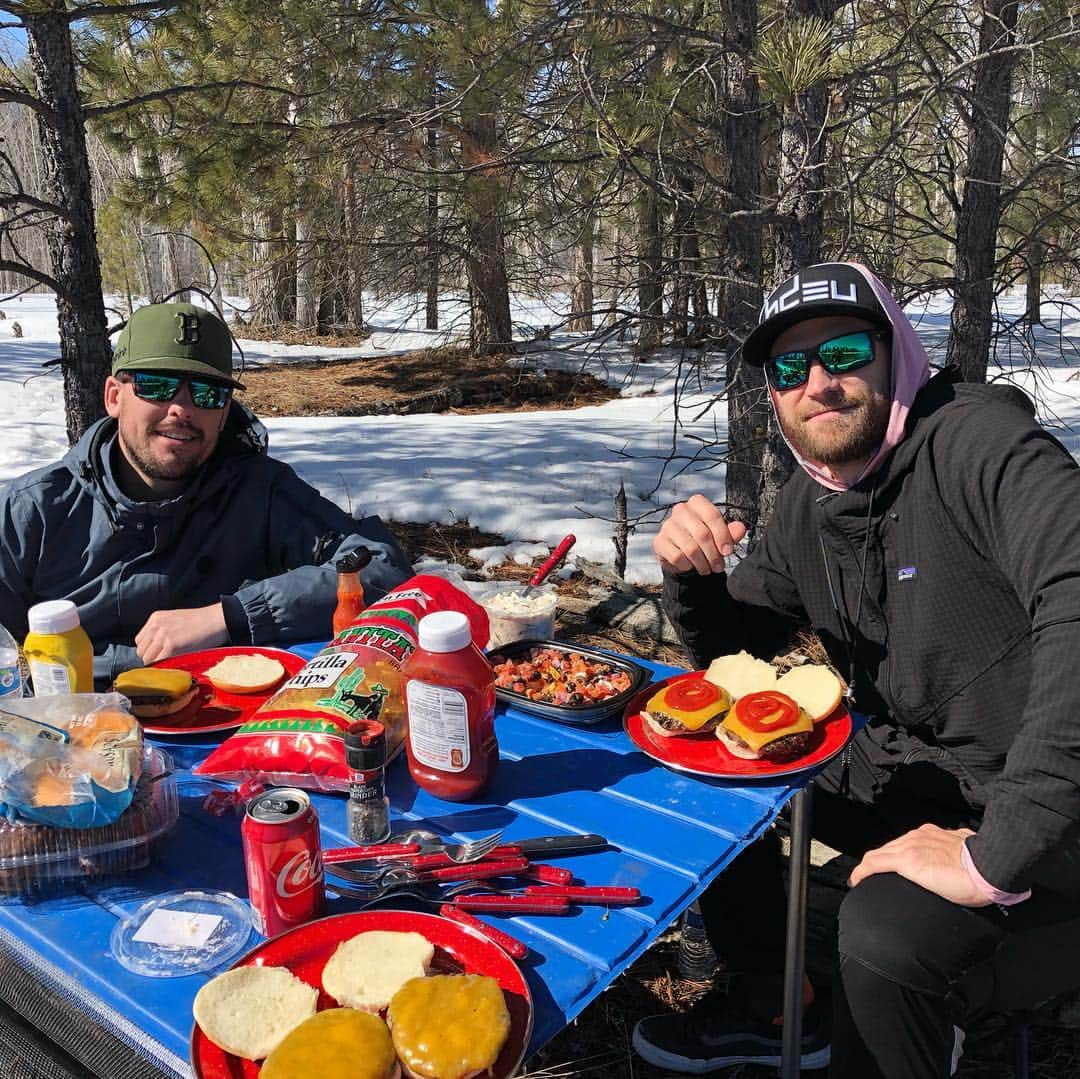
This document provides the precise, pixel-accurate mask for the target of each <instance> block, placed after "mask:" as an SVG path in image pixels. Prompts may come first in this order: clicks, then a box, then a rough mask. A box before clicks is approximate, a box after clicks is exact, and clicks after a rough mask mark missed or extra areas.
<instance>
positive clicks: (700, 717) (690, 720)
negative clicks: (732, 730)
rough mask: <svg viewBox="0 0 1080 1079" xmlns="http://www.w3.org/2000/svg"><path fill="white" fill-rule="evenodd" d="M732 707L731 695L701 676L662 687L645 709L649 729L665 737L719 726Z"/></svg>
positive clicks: (644, 716)
mask: <svg viewBox="0 0 1080 1079" xmlns="http://www.w3.org/2000/svg"><path fill="white" fill-rule="evenodd" d="M730 707H731V695H730V694H729V693H728V691H727V690H726V689H724V688H723V687H722V686H717V685H714V684H713V683H712V682H708V681H706V680H705V679H704V678H703V677H702V676H701V675H695V676H691V677H689V678H681V679H679V680H678V681H677V682H671V683H670V684H668V685H666V686H664V688H663V689H661V690H658V691H657V692H656V693H654V694H653V695H652V696H651V697H650V698H649V703H648V704H646V705H645V707H644V709H643V710H642V712H641V716H642V718H643V719H644V720H645V721H646V723H648V725H649V728H650V729H651V730H652V731H654V732H655V733H656V734H659V735H661V736H662V737H664V738H670V737H672V735H676V734H700V733H702V732H704V731H711V730H714V729H715V728H716V725H717V723H719V722H720V719H721V718H722V717H723V715H724V714H725V713H726V712H727V710H728V709H729V708H730Z"/></svg>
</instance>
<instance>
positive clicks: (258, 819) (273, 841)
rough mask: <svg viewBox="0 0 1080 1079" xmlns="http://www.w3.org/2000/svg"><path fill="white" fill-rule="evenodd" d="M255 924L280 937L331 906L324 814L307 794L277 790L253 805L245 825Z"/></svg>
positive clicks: (242, 831) (254, 800) (291, 789)
mask: <svg viewBox="0 0 1080 1079" xmlns="http://www.w3.org/2000/svg"><path fill="white" fill-rule="evenodd" d="M240 834H241V837H242V838H243V842H244V866H245V868H246V869H247V880H248V898H249V899H250V900H251V906H252V908H253V910H254V911H255V925H256V928H257V929H258V930H259V932H260V933H262V935H263V936H264V937H276V936H277V935H278V934H279V933H284V932H285V930H286V929H292V927H293V926H294V925H301V924H303V923H304V922H310V921H311V919H312V918H318V917H319V916H320V915H321V914H322V913H323V909H324V907H325V906H326V889H325V886H324V884H323V868H322V847H321V845H320V843H319V815H318V813H316V812H315V807H314V806H313V805H312V804H311V798H310V797H309V796H308V794H307V793H306V792H304V791H302V790H299V789H298V788H295V787H278V788H276V789H275V790H268V791H265V792H263V793H262V794H260V795H258V796H257V797H255V798H252V799H251V801H250V802H248V806H247V813H246V814H245V815H244V823H243V824H242V825H241V827H240Z"/></svg>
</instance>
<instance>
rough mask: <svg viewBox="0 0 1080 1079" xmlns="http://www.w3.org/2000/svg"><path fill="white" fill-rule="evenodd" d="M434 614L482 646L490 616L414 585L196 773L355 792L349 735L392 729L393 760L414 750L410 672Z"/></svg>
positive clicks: (342, 636) (428, 580) (310, 667)
mask: <svg viewBox="0 0 1080 1079" xmlns="http://www.w3.org/2000/svg"><path fill="white" fill-rule="evenodd" d="M434 611H461V612H462V613H463V614H464V615H465V616H466V617H467V618H468V620H469V625H470V627H471V629H472V636H473V640H474V641H475V642H476V644H477V645H478V647H480V648H483V647H484V645H486V644H487V638H488V619H487V614H486V612H485V611H484V609H483V607H481V606H480V605H479V604H478V603H477V602H476V601H475V600H473V599H472V598H471V597H470V596H468V595H467V594H466V593H465V592H463V591H462V590H461V589H459V588H455V587H454V586H453V585H452V584H451V583H450V582H449V581H446V580H444V579H443V578H441V577H433V576H430V575H427V574H421V575H418V576H416V577H410V578H409V580H407V581H405V582H404V583H403V584H401V585H399V586H398V588H396V589H395V590H394V591H393V592H390V593H388V594H387V595H386V596H384V597H383V598H382V599H381V600H379V602H378V603H374V604H372V605H371V606H370V607H367V608H365V610H364V611H363V612H362V613H361V614H360V615H359V616H358V617H357V618H356V619H355V621H353V622H352V624H351V625H349V626H347V627H346V628H345V629H343V630H342V631H341V632H340V633H339V634H338V635H337V636H336V637H335V638H334V639H333V640H332V641H331V642H330V643H329V644H328V645H327V646H326V647H325V648H324V649H323V650H322V651H321V652H319V653H318V654H317V655H316V656H313V657H312V658H311V659H310V660H309V661H308V663H307V665H306V666H305V667H304V668H303V670H301V671H300V673H299V674H297V675H294V676H293V677H292V678H290V679H289V680H288V681H287V682H286V683H285V684H284V685H282V686H281V688H280V689H278V691H277V692H276V693H275V694H274V695H273V696H272V697H271V698H270V699H269V700H267V701H266V703H265V704H263V705H262V707H261V708H259V710H258V711H257V712H255V714H254V715H253V716H252V717H251V719H249V720H248V722H247V723H245V724H244V725H243V726H242V727H241V728H240V729H239V730H238V731H237V732H236V733H235V734H234V735H232V737H231V738H229V739H228V740H227V741H225V742H223V743H222V744H221V745H220V746H219V747H218V748H217V749H215V750H214V752H213V753H211V754H210V756H209V757H207V758H206V760H205V761H203V763H202V764H200V765H199V766H198V767H197V768H195V769H194V771H195V772H196V773H198V774H200V775H212V776H216V777H217V778H219V779H228V780H234V781H240V780H247V779H254V780H256V781H258V782H262V783H266V784H269V785H273V786H279V785H281V786H292V787H305V788H307V789H309V790H330V791H347V790H348V789H349V768H348V765H347V764H346V763H345V744H344V741H343V737H342V736H343V734H344V732H345V729H346V728H347V727H348V726H349V724H350V723H354V722H355V721H356V720H358V719H376V720H378V721H379V722H380V723H382V724H383V725H384V726H385V727H386V753H387V760H389V759H390V758H392V757H393V756H394V755H395V754H396V753H397V752H398V751H399V750H400V749H401V747H402V745H404V742H405V704H404V699H403V696H402V692H401V667H402V665H403V664H404V662H405V660H406V659H408V658H409V656H410V655H412V653H413V651H414V650H415V648H416V633H417V625H418V624H419V622H420V619H421V618H422V617H423V616H424V615H426V614H431V613H433V612H434Z"/></svg>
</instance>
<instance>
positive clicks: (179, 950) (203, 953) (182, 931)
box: [109, 891, 254, 978]
mask: <svg viewBox="0 0 1080 1079" xmlns="http://www.w3.org/2000/svg"><path fill="white" fill-rule="evenodd" d="M253 928H254V923H253V920H252V917H251V907H249V906H248V904H247V903H245V902H244V901H243V900H241V899H238V898H237V897H236V896H235V895H233V894H232V893H231V892H203V891H179V892H168V893H166V894H165V895H157V896H154V898H153V899H148V900H147V901H146V902H145V903H143V904H141V905H140V906H139V907H138V908H137V909H136V910H134V911H132V912H131V913H130V914H129V915H128V916H127V917H126V918H123V919H121V920H120V921H119V922H117V923H116V925H115V926H114V927H113V931H112V933H111V934H110V937H109V946H110V948H111V950H112V954H113V956H114V957H115V958H116V960H117V962H118V963H120V964H121V965H122V966H125V967H127V968H128V970H132V971H134V972H135V973H136V974H141V975H143V977H146V978H183V977H186V976H187V975H189V974H198V973H199V972H200V971H204V970H213V969H214V968H215V967H219V966H222V965H223V964H225V963H228V962H229V961H230V960H232V959H235V958H236V957H237V956H238V955H239V954H240V953H241V952H243V951H244V950H245V949H246V948H247V945H248V941H249V940H250V938H251V933H252V930H253Z"/></svg>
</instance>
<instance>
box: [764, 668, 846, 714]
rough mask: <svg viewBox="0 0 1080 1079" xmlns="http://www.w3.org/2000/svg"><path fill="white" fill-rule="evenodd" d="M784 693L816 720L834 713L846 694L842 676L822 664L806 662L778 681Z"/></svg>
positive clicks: (779, 688) (778, 686)
mask: <svg viewBox="0 0 1080 1079" xmlns="http://www.w3.org/2000/svg"><path fill="white" fill-rule="evenodd" d="M776 688H777V689H778V690H779V691H780V692H781V693H786V694H787V695H788V696H789V697H791V698H792V699H793V700H795V701H797V702H798V704H799V706H800V707H801V708H805V709H806V711H808V712H809V713H810V715H811V716H812V717H813V720H814V722H815V723H820V722H821V721H822V720H823V719H825V718H827V717H828V716H830V715H832V713H833V712H834V711H835V710H836V706H837V705H838V704H839V703H840V698H841V696H842V695H843V693H844V685H843V683H842V682H841V681H840V679H839V678H838V677H837V676H836V675H835V674H834V673H833V672H832V671H830V670H829V668H828V667H824V666H822V665H821V664H820V663H807V664H804V665H803V666H802V667H792V668H791V670H790V671H788V672H787V674H785V675H782V676H781V677H780V679H779V680H778V681H777V683H776Z"/></svg>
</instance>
